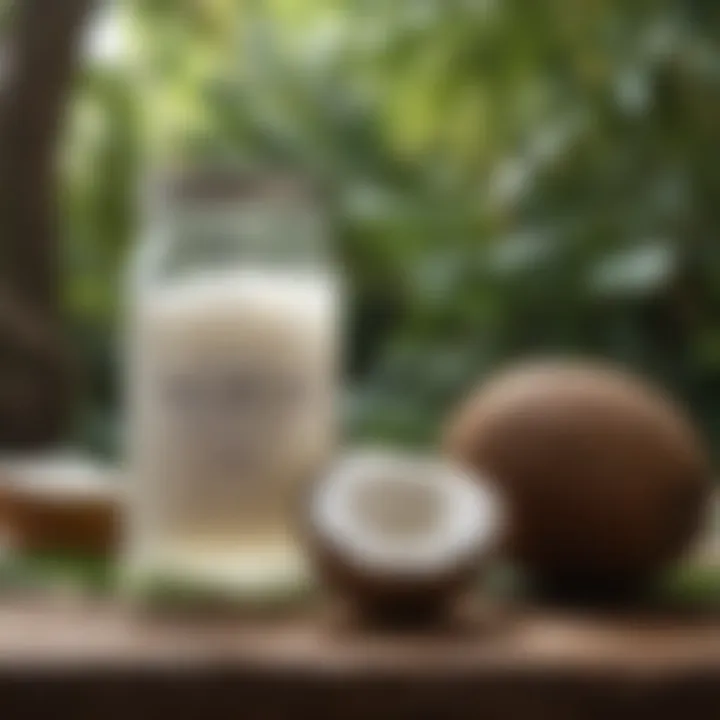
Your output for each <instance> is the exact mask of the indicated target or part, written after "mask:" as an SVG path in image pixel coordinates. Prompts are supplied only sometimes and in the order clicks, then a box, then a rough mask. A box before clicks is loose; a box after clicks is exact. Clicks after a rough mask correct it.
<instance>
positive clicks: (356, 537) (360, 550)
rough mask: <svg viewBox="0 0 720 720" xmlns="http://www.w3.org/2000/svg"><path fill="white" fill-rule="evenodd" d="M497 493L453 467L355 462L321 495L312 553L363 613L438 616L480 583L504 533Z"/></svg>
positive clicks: (385, 456)
mask: <svg viewBox="0 0 720 720" xmlns="http://www.w3.org/2000/svg"><path fill="white" fill-rule="evenodd" d="M501 520H502V513H501V510H500V503H499V501H498V498H497V497H496V495H495V492H494V491H493V490H492V489H491V488H490V487H489V485H488V484H487V483H483V482H482V480H481V479H479V478H477V477H474V476H470V475H469V474H467V473H466V472H465V471H464V470H462V469H460V468H458V467H456V466H452V465H448V464H447V463H445V462H443V461H441V460H437V459H433V458H424V457H415V456H410V455H402V454H397V453H393V452H388V451H382V450H380V451H368V452H363V453H359V454H356V455H353V456H351V457H350V458H348V459H346V460H345V461H343V462H342V463H341V464H340V465H339V466H338V467H337V468H336V469H335V470H334V471H333V472H331V473H330V474H329V475H328V476H327V477H326V478H325V479H324V480H323V481H322V482H321V483H320V484H319V485H318V486H317V487H316V489H315V492H314V494H313V497H312V499H311V507H310V529H311V537H312V540H313V550H314V552H313V556H314V558H315V560H316V565H317V567H318V570H319V572H320V574H321V576H322V577H323V578H324V579H325V581H326V582H327V583H328V585H329V586H330V587H331V588H333V589H334V590H336V591H337V592H339V593H340V594H341V595H342V596H344V597H345V599H347V600H349V601H350V602H351V603H352V604H353V605H354V606H355V607H356V608H357V609H359V610H360V611H361V612H362V613H364V614H366V615H371V616H377V617H381V616H386V617H388V618H397V619H398V620H403V619H404V620H410V619H412V618H418V617H425V616H429V615H436V614H438V613H440V612H442V611H443V610H444V609H446V608H447V607H448V606H449V605H451V604H452V602H453V601H455V600H457V599H458V597H459V595H460V594H461V592H462V591H463V590H464V589H466V588H467V587H468V586H469V584H470V583H472V581H473V580H474V579H475V578H476V577H477V575H478V573H479V570H480V568H481V566H482V563H483V561H484V560H486V559H487V558H488V557H489V555H490V554H491V551H492V550H493V549H494V548H495V546H496V544H497V540H498V536H499V534H500V531H501V528H502V522H501Z"/></svg>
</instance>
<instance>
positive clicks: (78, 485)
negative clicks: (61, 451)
mask: <svg viewBox="0 0 720 720" xmlns="http://www.w3.org/2000/svg"><path fill="white" fill-rule="evenodd" d="M114 475H115V473H113V472H111V471H110V470H108V469H106V468H104V467H103V466H101V465H98V464H96V463H94V462H92V461H90V460H88V459H85V458H82V457H75V456H68V455H59V456H42V457H30V458H14V459H5V460H4V461H0V478H1V479H2V483H1V485H0V511H1V512H2V516H1V517H0V521H1V522H2V524H3V526H4V528H5V535H6V536H7V537H8V539H9V542H10V543H11V545H12V547H13V548H15V549H17V550H19V551H23V552H47V551H52V552H55V551H58V552H65V551H68V552H80V553H93V554H98V553H99V554H106V553H110V552H113V551H115V550H116V549H117V546H118V542H119V537H120V524H121V514H122V505H123V503H122V497H121V490H120V486H119V483H117V482H116V478H115V477H114Z"/></svg>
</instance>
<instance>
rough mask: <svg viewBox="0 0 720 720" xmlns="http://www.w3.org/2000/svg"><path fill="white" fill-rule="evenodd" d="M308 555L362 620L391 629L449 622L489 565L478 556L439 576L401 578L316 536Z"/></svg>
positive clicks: (326, 583) (319, 571)
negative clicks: (364, 563) (448, 617)
mask: <svg viewBox="0 0 720 720" xmlns="http://www.w3.org/2000/svg"><path fill="white" fill-rule="evenodd" d="M310 556H311V558H312V562H313V565H314V567H315V569H316V572H317V574H318V576H319V577H320V579H321V580H322V582H323V584H324V585H325V586H326V587H327V588H328V589H329V590H330V591H331V593H332V594H333V595H334V596H336V597H338V598H339V599H341V600H342V601H343V602H344V603H345V604H346V605H347V606H348V607H349V608H350V609H351V611H352V612H353V613H354V615H355V616H356V617H357V618H358V619H359V620H360V621H363V622H368V623H371V624H379V625H393V626H402V625H415V624H421V623H427V622H435V621H437V620H439V619H440V618H443V617H445V616H446V615H447V614H448V613H449V612H450V611H451V609H452V608H453V606H455V605H456V604H457V603H458V602H459V600H460V598H461V597H462V596H463V594H464V593H465V591H467V590H468V588H470V587H471V586H472V585H473V584H474V582H476V581H478V580H479V578H480V575H481V571H482V568H483V567H484V565H485V563H484V562H483V560H487V558H486V557H485V556H476V557H473V558H470V559H468V558H466V559H465V560H464V562H462V563H461V564H459V565H455V566H452V567H448V568H447V569H446V570H445V571H443V572H441V573H432V574H427V575H405V576H402V575H398V574H394V573H387V572H379V571H375V570H373V569H372V568H370V567H361V566H359V565H358V564H357V563H355V562H353V560H352V559H351V558H348V557H346V556H345V555H344V554H343V553H342V552H341V551H340V550H339V548H337V547H336V546H333V545H332V544H331V543H330V542H329V541H328V539H327V538H321V537H320V536H318V535H315V536H314V537H313V540H312V541H311V543H310Z"/></svg>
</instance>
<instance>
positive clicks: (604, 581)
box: [446, 360, 711, 597]
mask: <svg viewBox="0 0 720 720" xmlns="http://www.w3.org/2000/svg"><path fill="white" fill-rule="evenodd" d="M446 446H447V449H448V451H449V454H450V456H451V457H453V458H455V459H456V460H457V461H458V462H465V463H467V464H469V466H470V467H475V468H481V469H482V470H484V471H487V472H488V473H490V475H491V476H492V477H493V478H494V479H495V480H496V481H497V482H498V483H499V484H500V487H501V489H502V491H503V492H504V494H505V496H506V497H507V500H508V510H509V514H510V518H509V519H510V522H511V526H512V527H511V530H510V535H511V538H510V543H509V552H510V554H511V555H512V556H513V557H514V559H515V560H517V561H518V562H519V563H520V564H521V565H522V566H523V567H524V568H525V569H526V570H527V571H529V573H530V575H531V576H533V577H534V578H535V579H536V580H538V581H539V583H538V584H539V585H540V586H541V587H543V588H544V589H546V590H550V591H552V592H553V593H555V594H558V593H559V594H560V595H568V596H572V595H578V596H580V597H592V596H594V595H601V594H607V593H610V594H615V593H617V592H618V591H621V592H623V593H625V592H626V591H627V590H635V589H638V588H639V587H640V586H642V585H643V584H644V583H645V582H647V581H648V580H649V579H651V578H652V577H654V576H655V575H656V574H658V573H659V572H660V571H661V570H663V569H664V568H665V567H666V566H667V565H668V563H670V562H672V561H673V560H675V559H677V558H678V557H679V556H680V555H681V554H682V553H683V552H684V551H685V550H686V549H687V548H688V546H689V544H690V542H691V541H692V539H693V538H694V536H695V535H696V533H697V531H698V529H699V527H700V526H701V520H702V517H703V511H704V508H705V506H706V502H707V500H708V498H709V494H710V489H711V472H710V463H709V460H708V454H707V452H706V450H705V448H704V447H703V444H702V442H701V440H700V438H699V436H698V433H697V432H696V430H695V428H694V427H693V425H692V423H691V421H690V419H689V418H688V417H687V416H686V414H685V413H684V412H683V411H682V410H681V409H680V408H678V407H677V406H676V404H675V403H674V402H673V401H672V400H670V399H669V398H667V397H666V396H665V395H664V394H663V393H662V392H660V391H659V390H657V389H655V388H654V387H652V386H650V385H649V384H648V383H647V382H645V381H643V380H641V379H639V378H636V377H633V376H632V375H629V374H627V373H625V372H623V371H620V370H618V369H615V368H612V367H607V366H604V365H598V364H593V363H589V362H580V361H576V362H575V361H559V360H558V361H543V362H536V363H530V364H527V365H522V366H520V367H515V368H511V369H510V370H508V371H506V372H504V373H502V374H501V375H499V376H498V377H496V378H495V379H491V380H490V381H489V382H487V383H486V384H485V385H484V386H483V387H481V388H480V389H479V390H478V391H477V392H476V393H475V394H474V395H473V396H472V397H471V398H470V399H469V401H468V402H467V403H466V404H465V405H464V406H463V407H462V408H461V409H460V411H459V412H457V413H456V414H455V416H454V417H453V419H452V422H451V424H450V426H449V430H448V434H447V438H446Z"/></svg>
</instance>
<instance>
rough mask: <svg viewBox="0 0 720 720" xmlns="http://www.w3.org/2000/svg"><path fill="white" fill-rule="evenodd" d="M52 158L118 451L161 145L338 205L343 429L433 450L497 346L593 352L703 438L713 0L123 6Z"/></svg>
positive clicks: (69, 297) (93, 385) (163, 1)
mask: <svg viewBox="0 0 720 720" xmlns="http://www.w3.org/2000/svg"><path fill="white" fill-rule="evenodd" d="M117 14H118V22H120V23H121V26H122V29H123V33H124V37H125V41H126V42H125V49H124V52H123V53H122V54H121V55H120V56H118V57H116V58H114V59H113V60H112V61H100V60H97V59H95V60H88V61H87V62H86V63H85V64H84V66H83V69H82V72H81V75H80V77H79V78H78V83H77V88H76V92H75V95H74V97H73V99H72V102H71V106H70V117H69V123H68V130H67V138H66V140H65V142H64V143H63V147H62V151H63V184H62V186H63V193H64V198H63V207H64V222H65V230H66V242H65V246H64V247H65V264H66V276H65V277H66V283H65V288H66V298H65V300H66V307H67V311H68V318H69V323H70V326H71V327H70V329H71V332H72V333H73V337H74V338H75V340H76V347H77V348H78V351H79V355H80V356H81V358H82V359H83V360H84V362H86V364H87V370H88V372H87V373H86V375H87V377H88V386H87V388H86V393H85V401H84V403H83V408H82V411H81V413H80V416H79V419H78V426H77V428H75V431H74V434H75V438H76V439H79V440H80V441H81V442H82V443H84V444H86V445H88V446H90V447H92V448H95V449H96V450H100V451H103V452H113V449H114V448H115V447H116V439H117V437H118V432H117V427H118V418H119V416H120V410H119V402H118V394H119V393H118V377H119V369H118V367H117V364H118V363H117V358H118V357H119V354H118V348H117V339H118V338H119V337H120V336H121V333H120V328H121V325H120V323H121V316H122V302H121V298H122V273H121V269H122V266H123V263H124V260H125V257H126V254H127V252H128V248H129V246H130V244H131V243H132V241H133V239H134V238H135V237H136V235H137V218H136V212H135V196H136V192H137V190H136V188H137V183H138V179H139V178H140V177H142V175H143V173H144V172H145V171H146V169H147V166H148V165H150V164H153V163H155V162H162V161H163V160H164V159H165V158H167V157H168V156H173V155H177V154H190V155H192V156H202V157H212V156H213V155H216V154H217V155H222V156H226V155H227V154H234V155H237V156H238V157H242V158H252V159H259V160H267V161H269V160H273V161H278V160H279V161H281V162H286V163H293V164H300V165H302V166H303V167H308V168H310V169H312V170H313V171H315V172H317V173H319V174H321V175H322V176H323V177H324V178H325V179H326V180H327V181H328V184H329V185H330V186H331V187H332V188H333V189H334V191H335V193H334V202H335V205H336V207H335V209H336V213H337V217H338V225H337V238H338V248H339V252H340V255H341V257H342V259H343V261H344V267H345V268H346V272H347V274H348V279H349V283H350V286H351V289H352V290H351V308H352V313H351V329H350V333H349V335H350V351H349V355H350V358H349V360H350V362H349V365H350V374H351V377H352V380H353V382H352V387H353V392H352V394H351V397H350V398H349V402H348V412H349V418H348V420H349V423H350V426H351V428H352V431H353V434H354V435H355V436H357V437H371V438H385V439H392V440H396V441H401V442H407V443H411V444H424V443H429V442H432V441H433V438H435V436H436V433H437V429H438V425H439V423H440V422H441V421H442V419H443V417H444V416H445V414H446V412H447V409H448V408H449V407H450V406H451V405H452V404H453V402H455V400H456V399H457V398H458V397H460V396H461V395H462V394H463V393H464V392H466V391H467V389H468V388H469V387H470V386H472V385H473V384H475V383H476V382H477V381H478V380H479V379H480V378H482V377H484V376H485V375H486V374H488V373H489V372H492V370H493V369H495V368H497V367H498V365H500V364H501V363H503V362H506V361H507V360H508V359H510V358H514V357H519V356H524V355H527V354H532V353H548V352H560V353H570V352H572V353H576V352H580V353H591V354H594V355H600V356H605V357H609V358H612V359H616V360H620V361H622V362H625V363H627V364H630V365H631V366H633V367H635V368H637V369H639V370H641V371H643V372H645V373H647V374H649V375H650V376H652V377H655V378H657V379H659V380H660V381H661V382H663V383H664V384H666V385H667V386H669V387H670V388H672V389H673V390H674V391H676V392H678V393H679V394H680V395H681V396H682V397H684V398H685V399H687V401H688V402H689V403H690V404H691V405H692V407H693V408H694V410H695V411H696V413H697V415H698V417H699V418H700V419H701V420H702V422H703V425H704V427H705V428H706V429H707V431H708V433H709V435H710V436H711V437H713V438H717V437H718V436H720V245H719V244H718V241H717V234H718V232H717V229H718V227H719V222H718V221H719V220H720V169H719V168H718V161H720V4H718V3H717V0H634V1H633V2H627V0H393V1H392V2H391V1H389V0H342V1H341V0H303V2H298V1H297V0H295V1H293V0H265V1H263V0H254V2H253V1H251V0H246V1H245V2H232V1H230V0H125V2H122V3H121V4H120V8H119V12H118V13H117Z"/></svg>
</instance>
